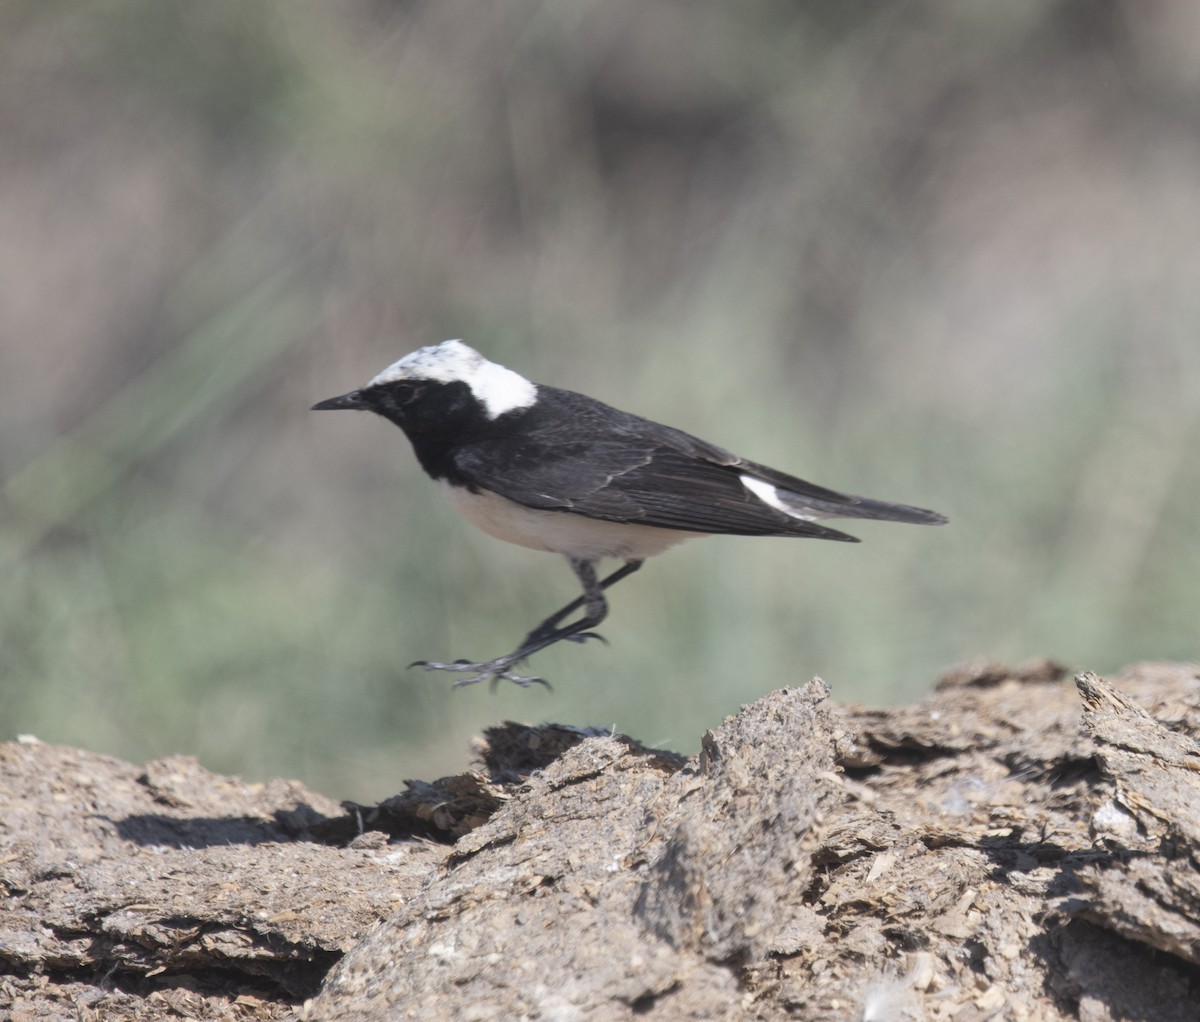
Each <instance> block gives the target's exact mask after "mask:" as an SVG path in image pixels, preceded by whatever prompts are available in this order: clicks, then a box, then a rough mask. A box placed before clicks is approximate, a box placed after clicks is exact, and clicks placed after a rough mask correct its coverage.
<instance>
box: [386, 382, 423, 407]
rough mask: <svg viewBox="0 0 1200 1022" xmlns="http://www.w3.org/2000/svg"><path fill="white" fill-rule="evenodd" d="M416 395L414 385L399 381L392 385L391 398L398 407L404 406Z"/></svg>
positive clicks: (416, 389) (415, 386)
mask: <svg viewBox="0 0 1200 1022" xmlns="http://www.w3.org/2000/svg"><path fill="white" fill-rule="evenodd" d="M417 393H418V388H417V385H416V384H415V383H405V382H404V381H403V380H399V381H397V382H396V383H393V384H392V398H393V399H394V400H395V402H396V404H398V405H406V404H409V403H410V402H411V401H413V400H414V399H415V398H416V396H417Z"/></svg>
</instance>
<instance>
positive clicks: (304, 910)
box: [0, 663, 1200, 1022]
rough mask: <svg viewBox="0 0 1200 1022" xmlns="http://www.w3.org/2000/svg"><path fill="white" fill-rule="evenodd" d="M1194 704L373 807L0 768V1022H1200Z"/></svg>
mask: <svg viewBox="0 0 1200 1022" xmlns="http://www.w3.org/2000/svg"><path fill="white" fill-rule="evenodd" d="M1198 737H1200V676H1198V674H1197V671H1196V670H1195V668H1193V667H1187V666H1178V665H1146V666H1142V667H1137V668H1131V669H1129V670H1127V671H1125V672H1123V673H1121V674H1120V675H1117V676H1114V677H1113V678H1111V679H1108V680H1104V679H1100V678H1098V677H1096V676H1095V675H1092V674H1081V675H1079V676H1078V677H1077V678H1075V679H1072V678H1070V677H1069V676H1068V674H1067V672H1066V671H1065V670H1064V669H1062V668H1060V667H1058V666H1057V665H1055V664H1051V663H1039V664H1033V665H1030V666H1028V667H1025V668H1019V669H1013V668H1009V667H1005V666H1003V665H998V664H977V665H970V666H968V667H964V668H961V669H958V670H956V671H954V672H952V673H951V674H949V675H947V676H946V677H945V678H943V679H942V680H941V682H940V683H939V685H938V687H937V689H936V690H935V691H934V692H933V693H932V694H931V695H930V696H929V697H928V698H927V699H925V700H924V701H923V702H922V703H920V704H918V705H916V706H911V707H901V708H896V709H889V710H877V709H866V708H862V707H857V706H847V705H839V704H837V703H835V702H833V701H832V700H830V699H829V693H828V690H827V688H826V686H825V685H824V684H823V683H822V682H820V681H814V682H811V683H809V684H808V685H805V686H802V687H800V688H794V689H781V690H779V691H776V692H772V693H770V694H768V695H766V696H764V697H763V698H762V699H760V700H758V701H757V702H755V703H753V704H751V705H749V706H746V707H744V708H743V709H742V711H741V712H740V713H739V714H737V715H736V716H733V717H730V718H728V719H727V720H726V721H724V722H723V723H722V724H721V725H720V726H718V727H716V728H714V729H713V730H712V731H710V732H709V733H708V734H706V735H705V736H704V738H703V741H702V747H701V752H700V754H699V755H698V756H696V757H694V758H692V759H690V760H685V759H684V758H682V757H679V756H677V755H675V754H672V753H668V752H663V751H661V750H654V749H648V748H645V747H643V746H641V745H640V744H638V743H637V742H636V741H634V740H632V739H629V738H624V737H621V736H613V735H611V734H609V733H608V732H607V731H594V730H591V729H587V728H577V727H571V726H567V725H556V724H550V725H542V726H539V727H531V726H528V725H518V724H504V725H500V726H497V727H495V728H493V729H491V730H490V731H489V732H488V733H487V734H486V735H485V736H484V737H483V738H482V739H481V740H480V742H479V744H478V748H477V749H476V753H477V759H478V762H477V764H476V767H475V768H474V769H471V770H468V771H465V772H464V773H462V774H460V775H458V776H456V777H452V778H443V779H441V780H437V781H414V782H410V784H409V786H408V790H407V791H405V792H403V793H400V794H398V795H397V796H394V797H393V798H391V799H388V800H386V801H385V802H383V803H381V804H380V805H378V806H354V805H345V806H343V805H339V804H337V803H333V802H331V801H330V800H328V799H326V798H323V797H322V796H319V795H316V794H314V793H312V792H309V791H307V790H305V789H304V788H303V787H302V786H301V785H299V784H297V783H295V782H284V781H277V782H272V783H269V784H265V785H251V784H246V783H243V782H241V781H239V780H237V779H236V778H228V777H221V776H218V775H214V774H211V773H209V772H208V771H206V770H204V769H203V768H201V767H200V766H198V765H197V764H196V763H195V762H194V761H192V760H190V759H187V758H183V757H177V758H171V759H167V760H162V761H158V762H156V763H152V764H149V765H147V766H145V767H134V766H131V765H129V764H126V763H122V762H120V761H117V760H114V759H111V758H108V757H104V756H98V755H94V754H91V753H87V752H82V751H79V750H75V749H65V748H57V747H53V746H49V745H45V744H42V743H37V742H18V743H10V744H6V745H0V1019H14V1020H32V1019H51V1018H55V1019H57V1018H70V1019H85V1020H90V1019H97V1020H99V1019H105V1020H108V1019H112V1020H117V1022H121V1020H126V1019H129V1020H134V1019H137V1020H145V1019H167V1018H191V1019H275V1018H302V1019H307V1020H313V1022H315V1020H334V1019H337V1020H356V1019H361V1020H368V1019H389V1018H397V1019H399V1018H464V1019H472V1018H478V1019H485V1018H512V1019H519V1018H529V1019H537V1018H545V1019H561V1018H572V1019H575V1018H578V1019H586V1018H596V1019H623V1018H627V1019H634V1018H649V1019H664V1020H665V1019H687V1018H709V1019H711V1018H761V1019H801V1020H808V1019H812V1020H817V1019H821V1020H824V1019H871V1020H891V1019H896V1020H904V1019H913V1020H920V1019H930V1020H932V1019H942V1018H945V1019H951V1018H953V1019H955V1020H956V1022H963V1020H974V1019H980V1020H982V1019H993V1018H994V1019H1009V1018H1012V1019H1045V1020H1057V1019H1086V1020H1089V1022H1091V1020H1095V1022H1101V1020H1118V1019H1155V1020H1156V1022H1157V1020H1162V1022H1171V1020H1176V1019H1178V1020H1185V1019H1186V1020H1194V1019H1196V1018H1198V1017H1200V1013H1198V1011H1197V1008H1196V1005H1197V1004H1200V881H1198V880H1197V877H1198V876H1200V824H1198V823H1197V821H1198V820H1200V808H1198V807H1200V744H1198V742H1197V738H1198Z"/></svg>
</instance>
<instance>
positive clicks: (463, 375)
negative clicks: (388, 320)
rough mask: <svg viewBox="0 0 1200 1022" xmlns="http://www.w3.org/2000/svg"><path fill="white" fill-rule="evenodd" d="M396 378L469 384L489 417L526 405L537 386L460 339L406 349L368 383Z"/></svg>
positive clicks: (534, 393) (391, 381)
mask: <svg viewBox="0 0 1200 1022" xmlns="http://www.w3.org/2000/svg"><path fill="white" fill-rule="evenodd" d="M397 380H436V381H437V382H439V383H454V382H456V381H461V382H462V383H465V384H466V385H467V386H468V387H470V388H471V393H472V394H474V395H475V397H476V398H477V399H478V401H479V403H480V404H481V405H483V407H484V410H485V411H486V412H487V417H488V418H489V419H496V418H499V417H500V416H501V415H503V414H504V413H505V412H512V411H515V410H516V409H518V408H528V407H529V406H530V405H532V404H533V403H534V401H536V400H537V386H536V385H535V384H533V383H530V382H529V381H528V380H527V379H525V377H524V376H521V375H520V374H519V373H514V372H513V371H512V370H511V369H505V368H504V366H502V365H497V364H496V363H495V362H489V361H488V360H487V359H486V358H484V357H483V356H482V355H481V354H479V352H477V351H476V350H475V349H474V348H471V347H469V346H467V345H466V344H463V342H462V341H442V343H441V344H431V345H429V346H428V347H425V348H418V349H417V350H416V351H412V352H409V353H408V354H407V355H405V356H404V357H403V358H402V359H400V360H399V361H397V362H393V363H392V364H391V365H390V366H388V367H387V368H386V369H385V370H384V371H383V372H381V373H380V374H379V375H378V376H376V377H375V378H374V379H373V380H371V382H370V383H368V384H367V386H368V387H374V386H375V385H376V384H379V383H395V382H396V381H397Z"/></svg>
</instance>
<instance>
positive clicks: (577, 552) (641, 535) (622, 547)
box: [441, 481, 704, 561]
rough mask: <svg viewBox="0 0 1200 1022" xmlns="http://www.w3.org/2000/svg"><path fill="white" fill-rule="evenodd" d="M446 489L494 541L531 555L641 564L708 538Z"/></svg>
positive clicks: (487, 493) (452, 502)
mask: <svg viewBox="0 0 1200 1022" xmlns="http://www.w3.org/2000/svg"><path fill="white" fill-rule="evenodd" d="M441 486H442V492H443V493H444V494H445V495H446V499H447V500H449V501H450V505H451V507H453V508H454V510H455V511H457V512H458V513H459V514H460V515H462V516H463V518H465V519H466V520H467V521H468V522H470V523H471V524H472V525H474V526H476V527H477V528H480V529H482V530H483V531H484V532H486V533H487V534H488V535H489V536H495V537H496V539H503V540H505V541H507V542H509V543H516V544H517V545H518V546H523V547H528V548H529V549H530V550H548V551H550V552H551V553H556V554H563V555H565V556H567V557H575V558H578V559H580V560H584V561H598V560H600V559H601V558H602V557H618V558H622V559H623V560H627V561H640V560H642V559H643V558H646V557H653V556H654V555H655V554H661V553H662V552H663V551H664V550H666V549H667V548H668V547H670V546H674V545H675V544H676V543H678V542H680V541H681V540H685V539H692V538H694V537H696V536H701V535H704V533H700V532H684V531H680V530H676V529H659V528H655V527H654V526H653V525H629V524H624V523H622V522H605V521H600V520H599V519H596V518H587V517H585V516H584V515H577V514H572V513H571V512H569V511H542V510H539V509H538V508H532V507H525V506H524V505H521V504H516V503H514V502H513V501H511V500H509V499H508V498H506V497H501V496H500V495H499V494H496V493H492V492H490V491H489V490H481V491H480V492H479V493H471V491H470V490H466V489H464V488H462V487H460V486H450V485H449V484H448V483H446V482H444V481H443V482H442V484H441Z"/></svg>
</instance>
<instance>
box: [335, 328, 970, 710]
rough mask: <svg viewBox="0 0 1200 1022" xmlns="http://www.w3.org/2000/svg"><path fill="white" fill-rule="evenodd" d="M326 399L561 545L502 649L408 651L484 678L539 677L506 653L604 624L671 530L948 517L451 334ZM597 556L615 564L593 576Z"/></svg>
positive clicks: (513, 539) (498, 511)
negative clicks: (559, 564)
mask: <svg viewBox="0 0 1200 1022" xmlns="http://www.w3.org/2000/svg"><path fill="white" fill-rule="evenodd" d="M332 410H358V411H368V412H374V413H375V414H376V415H380V416H382V417H383V418H385V419H388V420H390V421H391V422H393V423H395V424H396V425H397V426H399V427H400V429H402V430H403V431H404V433H405V434H406V435H407V437H408V439H409V441H410V443H411V444H412V448H413V452H414V454H415V455H416V458H417V461H418V462H419V463H420V465H421V468H422V469H424V471H425V472H426V473H427V474H428V475H429V476H430V477H431V478H432V479H434V480H435V481H436V482H437V483H438V484H439V485H440V486H441V489H442V492H443V493H444V494H445V496H446V497H447V498H448V500H449V502H450V505H451V506H452V507H453V509H454V510H455V511H457V512H458V513H459V514H460V515H461V516H462V517H463V518H465V519H466V520H467V521H468V522H470V523H472V524H474V525H476V526H477V527H479V528H480V529H482V530H483V531H484V532H486V533H488V534H489V535H491V536H494V537H495V538H497V539H502V540H507V541H508V542H510V543H516V544H518V545H520V546H523V547H527V548H529V549H532V550H543V551H549V552H552V553H557V554H561V555H562V556H564V557H565V558H566V559H567V562H568V563H569V564H570V566H571V569H572V570H573V571H574V573H575V576H576V578H577V579H578V581H579V584H580V586H581V587H582V589H583V592H582V594H581V595H580V596H579V597H577V598H576V599H574V600H572V601H571V602H570V603H568V604H567V605H566V606H565V607H562V608H561V609H560V610H558V611H556V612H555V613H553V614H551V615H550V616H549V617H548V618H546V620H545V621H543V622H542V623H541V624H539V625H538V626H537V627H536V628H534V629H533V630H532V631H531V632H529V634H528V635H526V636H525V638H524V640H523V641H522V642H521V643H520V645H518V646H517V648H516V649H514V650H513V651H512V652H510V653H506V654H504V655H503V656H498V657H495V658H493V659H491V660H480V661H474V660H466V659H461V660H455V661H452V662H448V663H443V662H438V661H432V660H418V661H415V662H414V663H412V664H410V665H409V666H410V667H422V668H424V669H426V670H429V671H450V672H455V673H459V674H463V675H466V677H464V678H461V679H459V680H458V681H456V682H455V685H456V686H459V685H472V684H476V683H478V682H482V681H489V682H490V683H491V687H492V688H493V689H494V688H495V686H496V685H497V684H498V683H499V682H500V681H501V680H506V681H510V682H513V683H515V684H517V685H520V686H529V685H532V684H540V685H545V686H546V687H547V688H548V687H549V684H548V683H547V682H546V681H545V679H543V678H540V677H536V676H531V675H525V674H520V673H518V672H517V668H518V667H520V666H521V665H522V664H523V663H524V662H525V661H526V660H528V659H529V657H531V656H532V655H533V654H534V653H537V652H539V651H541V650H543V649H545V648H546V647H548V646H551V645H553V644H555V643H557V642H561V641H563V640H569V641H572V642H584V641H586V640H588V639H593V638H595V639H600V638H601V636H599V635H598V634H597V633H596V632H595V631H594V629H595V628H596V627H597V626H599V625H600V624H601V622H602V621H604V619H605V617H606V616H607V614H608V601H607V598H606V595H605V594H606V591H607V590H608V589H609V588H611V587H612V586H613V585H614V584H615V583H617V582H619V581H621V580H622V579H624V578H627V577H628V576H629V575H632V574H633V573H634V572H635V571H637V570H638V569H639V568H641V566H642V563H643V561H645V560H646V558H648V557H652V556H654V555H656V554H660V553H662V552H663V551H664V550H666V549H668V548H669V547H672V546H674V545H675V544H676V543H679V542H681V541H682V540H685V539H689V538H693V537H697V536H705V535H734V536H792V537H806V538H813V539H827V540H837V541H840V542H849V543H857V542H858V539H857V538H856V537H854V536H850V535H848V534H846V533H844V532H839V531H838V530H836V529H831V528H829V527H828V526H825V525H821V524H819V521H820V520H821V519H825V518H866V519H876V520H880V521H889V522H909V523H913V524H918V525H941V524H943V523H945V522H946V521H947V519H946V518H945V517H944V516H943V515H941V514H938V513H937V512H936V511H928V510H925V509H923V508H918V507H909V506H908V505H906V504H893V503H888V502H885V501H881V500H872V499H870V498H866V497H855V496H851V495H848V494H844V493H839V492H837V491H835V490H829V489H826V488H825V487H822V486H816V485H814V484H813V483H809V482H805V481H804V480H803V479H798V478H797V477H795V476H792V475H788V474H787V473H785V472H781V471H779V470H778V469H774V468H769V467H768V466H766V465H761V464H759V463H757V462H754V461H750V460H749V459H748V458H743V457H740V456H739V455H737V454H733V453H732V452H730V451H727V450H725V449H724V448H722V447H718V446H716V445H715V444H711V443H708V442H707V441H705V440H701V439H699V438H698V437H695V436H692V435H691V434H689V433H685V432H683V431H682V430H679V429H674V428H672V427H671V426H664V425H662V424H660V423H657V422H654V421H652V420H650V419H645V418H642V417H641V416H639V415H634V414H631V413H629V412H623V411H620V410H619V409H617V408H614V407H612V406H611V405H608V404H605V403H604V402H602V401H599V400H597V399H595V398H592V397H588V396H587V395H585V394H579V393H576V392H574V391H570V390H562V389H560V388H558V387H551V386H545V385H543V384H537V383H533V382H531V381H529V380H527V379H525V377H523V376H521V375H520V374H519V373H516V372H514V371H513V370H511V369H506V368H505V367H504V366H501V365H498V364H496V363H495V362H491V361H489V360H488V359H487V358H485V357H484V356H483V355H481V354H480V353H479V352H478V351H476V350H475V349H473V348H471V347H469V346H468V345H467V344H465V343H463V341H461V340H449V341H443V342H442V343H440V344H435V345H429V346H427V347H423V348H418V349H417V350H416V351H412V352H410V353H409V354H407V355H405V356H403V357H402V358H401V359H399V360H398V361H396V362H393V363H392V364H391V365H389V366H388V367H387V368H386V369H384V370H383V371H382V372H380V373H379V374H378V375H376V376H375V377H373V378H372V379H371V380H370V381H368V382H367V384H366V385H365V386H363V387H361V388H359V389H358V390H352V391H350V392H349V393H346V394H341V395H339V396H338V397H332V398H329V399H327V400H325V401H320V402H318V403H317V404H315V405H313V411H332ZM604 559H616V560H620V561H622V562H623V563H622V564H621V566H620V567H618V568H617V569H616V570H615V571H613V572H612V573H611V574H609V575H607V576H605V577H603V578H601V577H600V574H599V572H598V570H597V566H598V564H599V563H600V562H601V561H602V560H604ZM576 611H582V613H581V614H580V615H579V616H578V617H577V618H576V619H575V620H573V621H569V622H568V621H567V619H568V618H569V617H570V616H571V615H572V614H574V613H575V612H576ZM564 622H566V623H564Z"/></svg>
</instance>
